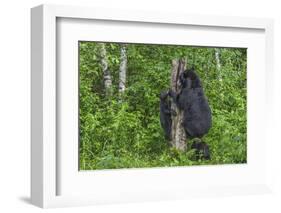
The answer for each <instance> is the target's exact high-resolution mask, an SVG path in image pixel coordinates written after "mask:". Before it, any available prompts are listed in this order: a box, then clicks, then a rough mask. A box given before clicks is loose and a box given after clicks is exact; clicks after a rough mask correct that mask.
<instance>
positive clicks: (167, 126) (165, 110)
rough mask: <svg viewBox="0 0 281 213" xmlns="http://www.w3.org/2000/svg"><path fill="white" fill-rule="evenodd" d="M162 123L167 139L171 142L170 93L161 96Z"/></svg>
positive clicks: (162, 93) (163, 93)
mask: <svg viewBox="0 0 281 213" xmlns="http://www.w3.org/2000/svg"><path fill="white" fill-rule="evenodd" d="M160 123H161V126H162V128H163V130H164V132H165V138H166V139H167V140H171V125H172V118H171V103H170V101H169V100H168V92H161V94H160Z"/></svg>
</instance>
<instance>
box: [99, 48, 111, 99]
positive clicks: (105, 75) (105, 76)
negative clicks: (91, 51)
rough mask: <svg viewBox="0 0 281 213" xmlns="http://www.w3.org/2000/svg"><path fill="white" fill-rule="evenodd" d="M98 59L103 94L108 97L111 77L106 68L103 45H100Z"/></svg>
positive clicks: (106, 62)
mask: <svg viewBox="0 0 281 213" xmlns="http://www.w3.org/2000/svg"><path fill="white" fill-rule="evenodd" d="M100 58H101V67H102V72H103V81H104V88H105V92H106V95H107V96H110V95H111V93H112V77H111V73H110V70H109V68H108V60H107V53H106V48H105V44H104V43H100Z"/></svg>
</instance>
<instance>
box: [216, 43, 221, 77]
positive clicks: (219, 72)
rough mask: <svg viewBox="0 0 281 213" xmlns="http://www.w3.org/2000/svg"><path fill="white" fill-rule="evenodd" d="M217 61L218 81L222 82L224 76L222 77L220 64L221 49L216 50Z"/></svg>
mask: <svg viewBox="0 0 281 213" xmlns="http://www.w3.org/2000/svg"><path fill="white" fill-rule="evenodd" d="M215 59H216V66H217V73H218V80H219V81H222V76H221V62H220V49H219V48H215Z"/></svg>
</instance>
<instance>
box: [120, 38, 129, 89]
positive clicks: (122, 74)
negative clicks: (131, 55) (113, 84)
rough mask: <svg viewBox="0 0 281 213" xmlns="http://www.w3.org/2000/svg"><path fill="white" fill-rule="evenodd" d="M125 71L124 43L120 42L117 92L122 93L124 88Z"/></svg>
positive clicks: (125, 55) (125, 54)
mask: <svg viewBox="0 0 281 213" xmlns="http://www.w3.org/2000/svg"><path fill="white" fill-rule="evenodd" d="M126 72H127V53H126V44H122V45H121V49H120V67H119V94H122V93H123V92H124V91H125V89H126Z"/></svg>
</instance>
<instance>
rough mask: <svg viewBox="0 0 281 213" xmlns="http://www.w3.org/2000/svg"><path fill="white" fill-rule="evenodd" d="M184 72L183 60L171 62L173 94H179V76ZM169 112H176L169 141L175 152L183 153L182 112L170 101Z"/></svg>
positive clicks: (184, 137)
mask: <svg viewBox="0 0 281 213" xmlns="http://www.w3.org/2000/svg"><path fill="white" fill-rule="evenodd" d="M184 70H185V61H184V60H181V59H180V60H173V61H172V76H171V89H172V91H174V92H175V93H177V94H178V93H180V90H181V89H182V88H181V85H180V81H179V76H180V74H181V73H182V72H184ZM171 110H172V111H174V112H176V114H175V115H173V113H172V115H171V116H172V126H171V141H170V144H171V146H172V147H174V148H176V149H177V150H181V151H185V150H186V147H187V141H186V133H185V130H184V128H183V126H182V122H183V111H182V110H180V109H179V108H178V107H177V105H176V103H174V101H173V100H171Z"/></svg>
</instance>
